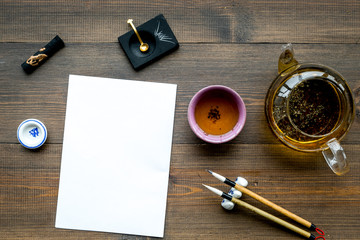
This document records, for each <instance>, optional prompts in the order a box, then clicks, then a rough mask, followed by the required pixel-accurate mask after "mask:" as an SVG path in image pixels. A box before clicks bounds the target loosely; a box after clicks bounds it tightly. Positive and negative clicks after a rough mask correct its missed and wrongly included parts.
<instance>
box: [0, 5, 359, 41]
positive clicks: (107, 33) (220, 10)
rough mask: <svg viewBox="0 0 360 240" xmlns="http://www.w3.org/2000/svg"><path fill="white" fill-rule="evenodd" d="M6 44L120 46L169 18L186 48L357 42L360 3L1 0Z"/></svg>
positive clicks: (0, 38)
mask: <svg viewBox="0 0 360 240" xmlns="http://www.w3.org/2000/svg"><path fill="white" fill-rule="evenodd" d="M0 4H1V5H0V6H1V8H0V13H1V14H0V32H2V33H5V32H6V34H1V35H0V41H1V42H43V41H48V40H50V39H51V38H52V37H53V36H54V35H56V34H59V35H60V36H61V37H62V38H63V39H64V41H65V43H67V42H116V41H117V37H118V36H120V35H122V34H124V33H125V32H127V31H129V30H130V29H129V26H128V24H126V20H127V19H128V18H133V19H134V23H135V24H137V25H139V24H141V23H143V22H145V21H147V20H148V19H150V18H153V17H155V16H156V15H158V14H160V13H163V14H164V16H165V17H166V18H167V20H168V21H169V24H170V26H171V28H172V29H173V31H174V33H175V36H176V37H177V38H178V40H179V41H180V42H182V43H185V42H186V43H197V42H201V43H219V42H221V43H254V42H256V43H259V42H260V43H263V42H269V43H274V42H276V43H283V42H293V43H358V42H359V40H360V35H359V33H358V26H359V25H360V3H359V1H356V0H342V1H340V0H336V1H326V0H320V1H296V0H288V1H283V0H277V1H263V0H254V1H250V0H246V1H235V0H231V1H227V0H221V1H219V0H205V1H189V0H184V1H175V0H158V1H151V2H149V1H145V0H132V1H115V0H104V1H103V0H86V1H75V0H48V1H28V0H3V1H1V3H0Z"/></svg>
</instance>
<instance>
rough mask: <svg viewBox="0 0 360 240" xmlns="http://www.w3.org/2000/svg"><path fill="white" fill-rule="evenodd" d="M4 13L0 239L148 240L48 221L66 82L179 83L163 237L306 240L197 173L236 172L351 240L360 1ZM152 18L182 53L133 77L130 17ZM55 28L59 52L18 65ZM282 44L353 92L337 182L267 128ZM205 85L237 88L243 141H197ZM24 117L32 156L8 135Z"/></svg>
mask: <svg viewBox="0 0 360 240" xmlns="http://www.w3.org/2000/svg"><path fill="white" fill-rule="evenodd" d="M0 6H1V8H0V12H1V14H0V86H1V87H0V239H68V240H70V239H87V240H88V239H150V238H147V237H141V236H130V235H121V234H112V233H99V232H87V231H75V230H74V231H73V230H61V229H55V227H54V222H55V212H56V204H57V192H58V183H59V170H60V163H61V152H62V142H63V134H64V121H65V107H66V100H67V86H68V77H69V74H79V75H90V76H99V77H109V78H122V79H133V80H142V81H149V82H164V83H175V84H178V91H177V102H176V112H175V125H174V136H173V148H172V156H171V167H170V176H169V190H168V201H167V211H166V224H165V237H164V238H165V239H207V240H209V239H301V237H299V236H297V235H296V234H293V233H292V232H290V231H288V230H285V229H283V228H282V227H279V226H278V225H276V224H274V223H271V222H269V221H268V220H265V219H264V218H262V217H261V216H258V215H256V214H254V213H252V212H249V211H247V210H244V209H240V208H236V209H234V210H233V211H231V212H228V211H226V210H224V209H222V207H221V206H220V201H221V199H220V198H219V197H217V196H215V195H213V194H211V193H210V192H208V191H207V190H205V189H204V188H203V187H202V185H201V184H202V183H207V184H210V185H212V186H215V187H218V188H220V189H222V190H224V191H227V190H228V188H227V187H226V186H225V185H223V184H221V183H220V182H218V181H217V180H216V179H214V178H213V177H211V176H210V175H209V174H208V173H207V172H205V169H212V170H214V171H217V172H219V173H221V174H223V175H225V176H227V177H229V178H232V179H234V178H235V177H237V176H243V177H245V178H246V179H247V180H248V181H249V186H248V188H249V189H251V190H253V191H255V192H257V193H258V194H260V195H262V196H263V197H265V198H267V199H269V200H272V201H273V202H275V203H277V204H279V205H281V206H283V207H285V208H286V209H288V210H290V211H292V212H294V213H296V214H299V215H300V216H302V217H303V218H305V219H307V220H310V221H312V222H314V223H315V224H316V225H318V226H319V227H320V228H321V229H323V230H324V231H325V233H326V235H325V237H326V239H359V238H360V181H359V180H360V177H359V176H360V161H359V153H360V107H359V106H360V103H359V101H360V45H359V41H360V2H359V1H356V0H346V1H343V0H341V1H340V0H339V1H325V0H319V1H295V0H293V1H276V0H273V1H259V0H253V1H230V0H229V1H224V0H221V1H219V0H207V1H165V0H164V1H162V0H158V1H144V0H133V1H126V0H123V1H114V0H104V1H95V0H86V1H71V0H69V1H66V0H56V1H36V0H34V1H26V0H3V1H1V4H0ZM160 13H163V14H164V16H165V17H166V19H167V20H168V23H169V24H170V26H171V27H172V29H173V31H174V33H175V35H176V37H177V39H178V41H179V43H180V48H179V50H178V51H176V52H174V53H173V54H171V55H169V56H166V57H164V58H163V59H161V60H160V61H158V62H156V63H154V64H152V65H150V66H148V67H147V68H145V69H143V70H141V71H139V72H135V71H134V70H133V69H132V68H131V65H130V63H129V62H128V60H127V58H126V56H125V55H124V53H123V51H122V50H121V48H120V46H119V44H118V42H117V37H118V36H120V35H122V34H124V33H125V32H127V31H129V30H130V28H129V26H128V24H127V23H126V20H127V19H128V18H133V19H134V23H135V24H136V25H140V24H141V23H143V22H146V21H147V20H149V19H151V18H153V17H155V16H156V15H158V14H160ZM56 34H59V36H60V37H61V38H62V39H63V40H64V41H65V44H66V47H65V48H64V49H62V50H61V51H59V52H58V53H56V55H55V56H53V57H52V58H51V59H50V60H49V61H47V62H46V63H45V64H44V65H43V66H41V67H40V68H39V69H37V70H36V71H35V72H34V73H33V74H31V75H27V74H25V73H24V72H23V70H22V69H21V67H20V65H21V64H22V63H23V62H24V61H25V60H26V59H27V58H28V57H29V56H31V55H32V54H33V53H35V52H36V51H37V50H38V49H39V48H40V47H42V46H44V44H45V43H47V42H48V41H49V40H50V39H52V38H53V37H54V36H55V35H56ZM288 42H291V43H293V45H294V48H295V54H296V58H297V59H298V60H299V61H300V62H317V63H322V64H325V65H328V66H330V67H333V68H335V69H336V70H338V71H339V72H340V73H342V75H343V76H344V77H345V78H346V79H347V81H348V84H349V85H350V87H351V89H352V90H353V93H354V96H355V98H356V104H357V112H356V117H355V120H354V123H353V125H352V128H351V130H350V132H349V133H348V134H347V135H346V137H345V138H344V139H343V141H342V145H343V147H344V149H345V151H346V154H347V156H348V159H349V160H350V161H351V171H350V172H349V173H348V174H347V175H345V176H342V177H338V176H336V175H335V174H333V173H332V172H331V170H330V169H329V168H328V166H327V164H326V162H325V161H324V159H323V157H322V155H321V153H301V152H297V151H294V150H292V149H290V148H288V147H286V146H284V145H283V144H281V143H280V141H279V140H278V139H277V138H276V137H275V136H274V135H273V134H272V132H271V131H270V129H269V127H268V125H267V123H266V119H265V114H264V99H265V95H266V92H267V90H268V88H269V86H270V83H271V82H272V80H273V79H274V78H275V76H276V75H277V61H278V56H279V54H280V49H281V46H282V44H284V43H288ZM212 84H222V85H226V86H229V87H231V88H233V89H234V90H236V91H237V92H238V93H239V94H240V95H241V96H242V97H243V99H244V101H245V104H246V107H247V122H246V125H245V127H244V129H243V131H242V132H241V134H240V135H239V136H238V137H237V138H236V139H234V140H233V141H231V142H229V143H226V144H221V145H212V144H207V143H204V142H202V141H201V140H199V139H198V138H196V137H195V135H194V134H193V133H192V131H191V130H190V128H189V126H188V122H187V116H186V114H187V106H188V103H189V101H190V99H191V97H192V96H193V95H194V94H195V93H196V92H197V91H198V90H200V89H201V88H203V87H205V86H208V85H212ZM27 118H37V119H40V120H41V121H43V122H44V123H45V124H46V126H47V128H48V132H49V137H48V140H47V141H46V143H45V145H44V146H43V147H41V148H40V149H38V150H34V151H31V150H27V149H25V148H23V147H22V146H21V145H20V144H19V143H18V141H17V137H16V130H17V127H18V125H19V124H20V123H21V122H22V121H23V120H25V119H27ZM242 199H243V200H245V201H247V202H249V203H251V204H254V205H255V206H258V207H261V208H262V209H264V210H266V211H269V212H270V213H272V214H274V215H276V216H278V217H282V216H280V215H279V214H278V213H276V212H274V211H273V210H272V209H269V208H268V207H266V206H265V207H264V206H263V205H261V204H259V203H257V202H256V201H255V200H253V199H251V198H250V197H247V196H244V197H243V198H242ZM282 218H284V219H285V220H288V221H290V222H291V220H289V219H287V218H285V217H282ZM292 223H293V222H292Z"/></svg>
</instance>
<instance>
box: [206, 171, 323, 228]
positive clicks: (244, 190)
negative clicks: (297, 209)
mask: <svg viewBox="0 0 360 240" xmlns="http://www.w3.org/2000/svg"><path fill="white" fill-rule="evenodd" d="M207 171H208V172H209V173H210V174H211V175H213V176H214V177H215V178H217V179H219V180H220V181H221V182H223V183H225V184H227V185H229V186H231V187H233V188H235V189H237V190H239V191H240V192H242V193H244V194H246V195H248V196H250V197H252V198H254V199H256V200H258V201H259V202H261V203H263V204H265V205H267V206H269V207H271V208H272V209H274V210H276V211H278V212H280V213H282V214H284V215H285V216H287V217H289V218H291V219H292V220H294V221H296V222H298V223H300V224H302V225H304V226H305V227H307V228H309V229H311V230H315V229H316V226H315V225H314V224H313V223H311V222H309V221H307V220H305V219H303V218H301V217H299V216H297V215H295V214H293V213H291V212H289V211H288V210H286V209H284V208H282V207H280V206H278V205H276V204H275V203H273V202H270V201H269V200H267V199H266V198H263V197H261V196H259V195H257V194H256V193H254V192H252V191H250V190H249V189H247V188H245V187H243V186H241V185H239V184H237V183H235V182H233V181H231V180H230V179H228V178H226V177H223V176H221V175H220V174H218V173H215V172H213V171H210V170H207Z"/></svg>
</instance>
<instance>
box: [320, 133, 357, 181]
mask: <svg viewBox="0 0 360 240" xmlns="http://www.w3.org/2000/svg"><path fill="white" fill-rule="evenodd" d="M326 144H327V145H328V147H329V148H328V149H326V150H323V151H322V154H323V156H324V158H325V160H326V162H327V164H328V165H329V167H330V168H331V170H332V171H333V172H334V173H336V174H337V175H339V176H340V175H343V174H345V173H347V172H348V171H349V170H350V166H349V164H348V163H347V161H346V155H345V152H344V149H343V148H342V147H341V145H340V143H339V142H338V141H337V140H336V139H335V138H333V139H331V140H329V141H328V142H327V143H326Z"/></svg>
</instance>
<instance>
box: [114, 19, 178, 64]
mask: <svg viewBox="0 0 360 240" xmlns="http://www.w3.org/2000/svg"><path fill="white" fill-rule="evenodd" d="M136 29H137V31H138V33H139V35H140V37H141V39H142V41H143V42H144V43H147V44H148V45H149V49H148V50H147V51H146V52H141V51H140V42H139V39H138V38H137V36H136V34H135V32H134V31H133V30H131V31H129V32H127V33H125V34H124V35H121V36H120V37H119V38H118V40H119V43H120V46H121V47H122V49H123V50H124V52H125V54H126V56H127V57H128V59H129V61H130V63H131V65H132V66H133V68H134V69H135V70H140V69H142V68H144V67H145V66H147V65H149V64H150V63H152V62H154V61H156V60H158V59H159V58H161V57H163V56H165V55H167V54H169V53H171V52H173V51H175V50H176V49H178V48H179V43H178V41H177V40H176V37H175V35H174V33H173V32H172V30H171V28H170V26H169V24H168V23H167V21H166V19H165V17H164V16H163V15H162V14H160V15H158V16H156V17H155V18H153V19H151V20H149V21H147V22H146V23H144V24H142V25H140V26H137V27H136Z"/></svg>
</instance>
